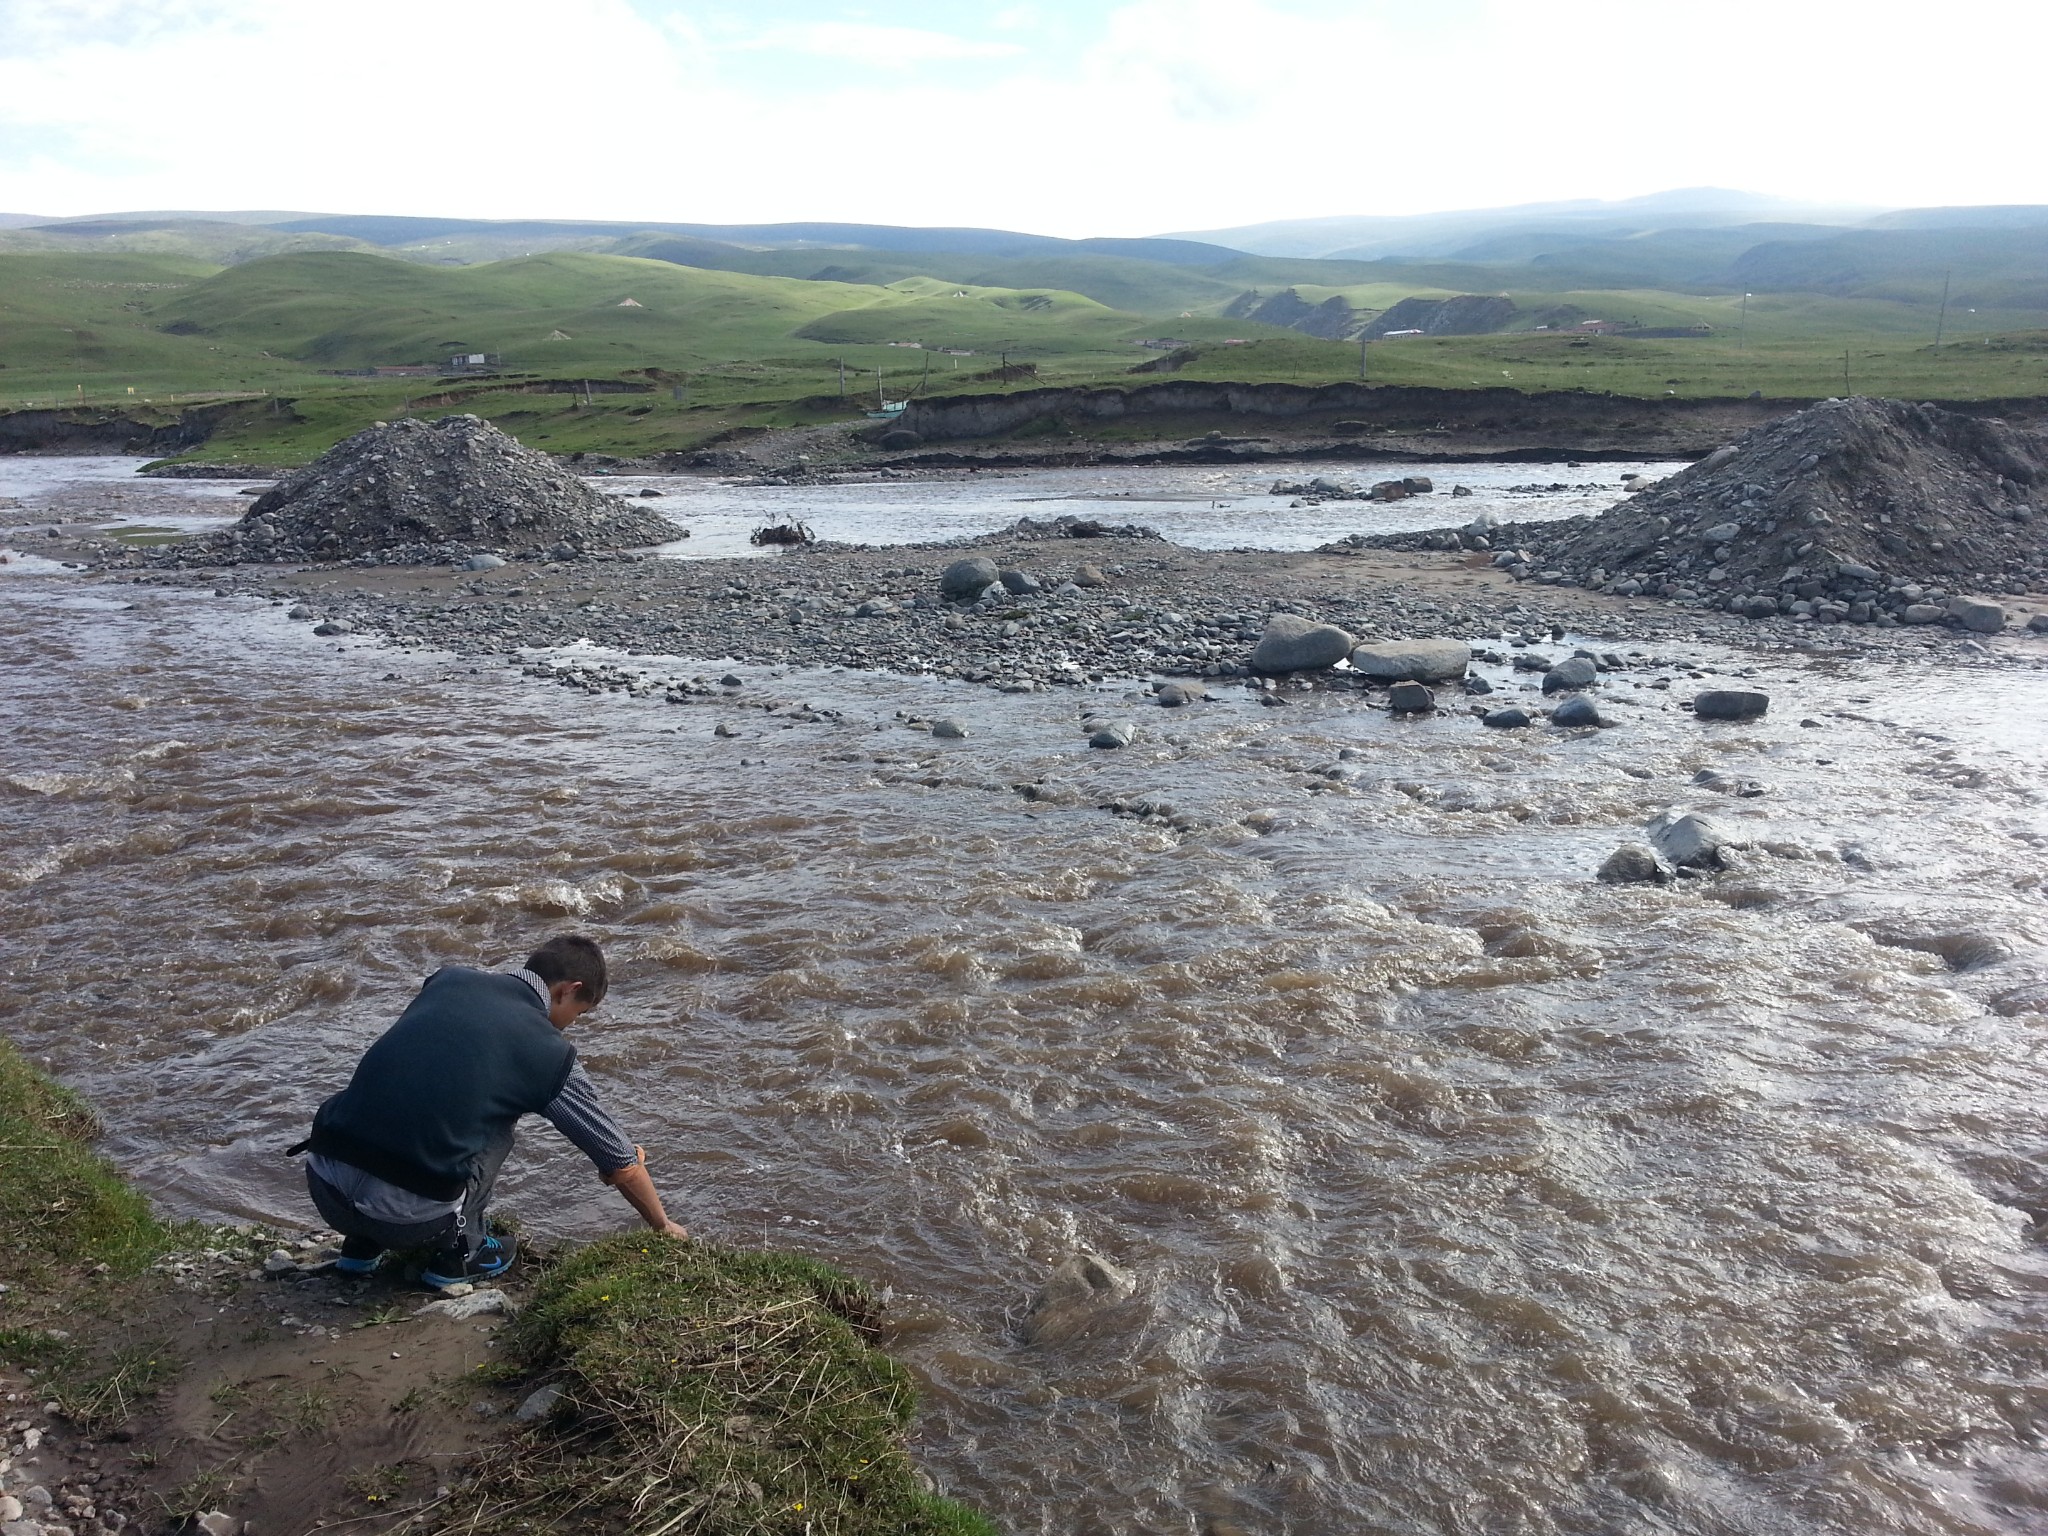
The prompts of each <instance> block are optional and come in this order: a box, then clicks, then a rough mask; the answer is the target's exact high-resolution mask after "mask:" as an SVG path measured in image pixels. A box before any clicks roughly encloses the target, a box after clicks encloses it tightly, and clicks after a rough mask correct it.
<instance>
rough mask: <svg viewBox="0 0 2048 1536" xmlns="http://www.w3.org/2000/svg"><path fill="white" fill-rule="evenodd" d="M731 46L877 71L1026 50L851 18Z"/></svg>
mask: <svg viewBox="0 0 2048 1536" xmlns="http://www.w3.org/2000/svg"><path fill="white" fill-rule="evenodd" d="M728 46H732V47H737V48H741V49H768V50H780V51H784V52H789V53H805V54H813V55H816V56H818V57H820V58H827V59H840V60H843V61H845V62H846V63H848V64H860V65H865V66H867V67H869V68H872V69H914V68H916V67H917V66H919V65H921V64H937V63H946V62H952V61H958V60H961V59H996V58H1004V57H1010V56H1014V55H1016V54H1019V53H1021V52H1023V49H1022V48H1021V47H1019V46H1018V45H1017V44H1015V43H991V42H980V41H977V40H975V39H973V38H966V37H955V36H953V35H951V34H950V33H946V32H931V31H927V30H925V29H924V28H922V27H885V26H869V25H866V24H863V23H859V22H847V21H819V22H811V23H808V24H806V25H803V26H782V27H771V28H769V29H768V30H767V31H765V32H760V33H757V34H755V35H754V36H752V37H749V38H746V39H744V40H743V41H741V42H738V43H736V44H730V45H728Z"/></svg>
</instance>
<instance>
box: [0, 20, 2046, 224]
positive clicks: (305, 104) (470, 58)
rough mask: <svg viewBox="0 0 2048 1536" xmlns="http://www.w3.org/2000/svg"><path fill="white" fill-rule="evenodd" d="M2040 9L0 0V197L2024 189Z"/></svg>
mask: <svg viewBox="0 0 2048 1536" xmlns="http://www.w3.org/2000/svg"><path fill="white" fill-rule="evenodd" d="M2044 57H2048V4H2044V3H2043V0H1947V3H1945V4H1942V5H1939V6H1918V5H1916V6H1913V7H1911V8H1910V9H1908V8H1907V7H1905V6H1903V5H1899V4H1896V3H1894V4H1887V3H1886V0H1856V3H1848V0H1705V3H1694V0H1350V3H1341V0H1126V3H1116V0H1101V3H1083V0H1024V3H1018V4H1004V3H1001V0H996V3H991V4H985V5H974V4H962V3H959V0H949V3H945V4H940V3H935V0H895V3H891V4H886V5H883V4H876V5H866V6H863V5H848V4H840V3H836V0H755V3H751V4H737V3H714V0H701V3H700V0H0V211H8V212H17V213H40V214H47V215H53V216H57V215H76V214H85V213H98V212H107V211H113V210H125V209H160V208H192V209H277V208H289V209H314V210H319V211H322V212H355V213H406V214H447V215H461V216H467V217H476V218H506V217H520V216H525V217H553V218H607V219H646V220H686V221H702V222H739V221H746V222H752V221H763V220H786V219H843V220H858V221H865V222H876V223H895V224H974V225H995V226H1001V227H1005V228H1011V229H1028V230H1036V231H1042V232H1045V233H1049V234H1064V235H1090V234H1114V235H1137V234H1150V233H1157V232H1160V231H1163V230H1178V229H1204V228H1219V227H1224V226H1229V225H1236V224H1245V223H1252V222H1256V221H1260V220H1265V219H1273V218H1291V217H1307V216H1314V215H1322V214H1347V213H1414V212H1424V211H1429V210H1435V209H1446V208H1468V207H1485V206H1494V205H1498V204H1503V203H1517V202H1530V201H1537V200H1545V199H1551V198H1565V197H1601V198H1611V197H1627V196H1632V195H1635V194H1639V193H1644V192H1653V191H1658V190H1662V189H1665V188H1671V187H1686V186H1721V187H1735V188H1741V189H1744V190H1750V191H1759V192H1767V193H1776V194H1780V195H1784V196H1789V197H1795V198H1802V199H1814V200H1819V201H1827V202H1852V203H1864V204H1881V205H1887V206H1907V205H1926V204H1935V203H1985V202H2048V155H2044V154H2043V153H2042V144H2043V139H2044V134H2043V129H2042V121H2041V112H2042V108H2041V99H2042V92H2041V85H2040V70H2041V63H2042V60H2043V58H2044Z"/></svg>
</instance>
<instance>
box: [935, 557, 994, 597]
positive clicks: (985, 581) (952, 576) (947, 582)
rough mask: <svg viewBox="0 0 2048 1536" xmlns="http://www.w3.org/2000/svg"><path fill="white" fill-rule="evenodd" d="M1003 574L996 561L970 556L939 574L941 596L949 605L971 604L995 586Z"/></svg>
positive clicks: (956, 561)
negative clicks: (997, 567)
mask: <svg viewBox="0 0 2048 1536" xmlns="http://www.w3.org/2000/svg"><path fill="white" fill-rule="evenodd" d="M1001 574H1002V573H1001V572H1000V571H998V570H997V569H996V563H995V561H993V560H990V559H988V558H987V557H985V556H982V555H969V556H968V557H967V558H966V559H965V560H955V561H954V562H953V563H952V564H951V565H949V566H947V567H946V568H945V569H944V570H943V571H941V572H939V596H941V597H943V598H944V599H945V600H946V601H947V602H949V603H971V602H973V601H974V600H975V599H976V598H977V597H979V596H981V594H982V593H984V592H986V591H987V590H988V589H989V588H990V587H992V586H994V585H995V584H996V582H997V580H998V579H1000V577H1001Z"/></svg>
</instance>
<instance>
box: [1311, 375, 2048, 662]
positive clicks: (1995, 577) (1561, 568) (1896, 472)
mask: <svg viewBox="0 0 2048 1536" xmlns="http://www.w3.org/2000/svg"><path fill="white" fill-rule="evenodd" d="M1354 545H1355V546H1380V547H1394V548H1455V547H1459V546H1462V547H1465V548H1477V549H1492V550H1494V551H1496V554H1495V557H1494V558H1495V562H1496V563H1497V564H1500V565H1504V566H1506V567H1507V568H1508V569H1509V570H1510V571H1511V572H1512V573H1513V574H1515V575H1517V576H1524V577H1529V578H1532V579H1534V580H1537V581H1541V582H1547V583H1553V584H1555V583H1560V582H1564V583H1571V584H1575V585H1583V586H1588V587H1593V588H1596V589H1598V590H1600V591H1603V592H1619V593H1621V594H1623V595H1627V596H1633V595H1635V594H1637V593H1647V594H1653V595H1657V596H1662V597H1667V598H1673V599H1675V600H1677V601H1680V602H1686V603H1696V604H1700V605H1703V606H1710V607H1716V608H1726V609H1729V610H1730V611H1732V612H1737V613H1743V614H1747V615H1748V616H1750V617H1756V618H1761V617H1768V616H1770V615H1773V614H1790V615H1793V616H1795V617H1797V616H1799V615H1811V616H1812V617H1813V618H1815V619H1819V620H1823V621H1827V620H1843V619H1846V620H1849V621H1851V622H1856V623H1870V622H1883V621H1886V620H1887V619H1888V618H1893V619H1895V618H1901V617H1907V615H1908V611H1909V610H1912V613H1911V616H1910V619H1909V622H1915V623H1918V622H1923V621H1927V620H1928V619H1929V618H1930V615H1931V614H1932V613H1933V612H1934V609H1933V608H1932V607H1931V606H1930V605H1932V604H1938V603H1941V602H1943V601H1945V600H1950V599H1954V598H1956V597H1957V596H1958V595H1959V594H1963V593H1979V594H1991V593H2000V592H2014V591H2027V590H2040V589H2041V587H2042V584H2043V583H2044V582H2048V436H2044V435H2043V434H2042V433H2041V432H2040V431H2038V430H2034V429H2030V428H2026V427H2019V426H2014V425H2012V424H2009V423H2007V422H2003V421H1996V420H1987V419H1983V418H1980V417H1975V416H1965V415H1961V414H1958V413H1957V412H1954V411H1945V410H1941V409H1939V408H1938V407H1935V406H1931V405H1908V404H1905V403H1904V402H1902V401H1898V400H1862V399H1857V400H1829V401H1825V402H1824V403H1822V404H1820V405H1816V406H1813V407H1811V408H1809V409H1807V410H1804V411H1800V412H1798V413H1797V414H1795V415H1792V416H1787V417H1785V418H1783V419H1782V420H1779V421H1776V422H1773V423H1771V424H1769V425H1768V426H1762V427H1758V428H1756V429H1755V430H1754V431H1751V432H1748V433H1745V434H1744V435H1743V436H1742V437H1740V438H1738V439H1736V440H1735V441H1734V442H1733V443H1730V444H1729V445H1728V446H1727V447H1725V448H1722V449H1719V450H1717V451H1716V452H1714V453H1711V454H1709V455H1708V456H1707V457H1706V458H1704V459H1702V460H1700V462H1699V463H1697V464H1694V465H1693V466H1691V467H1690V468H1689V469H1685V470H1682V471H1680V472H1679V473H1678V474H1676V475H1673V476H1672V477H1671V478H1670V479H1669V480H1666V481H1664V482H1663V483H1662V484H1660V485H1656V486H1653V487H1651V488H1649V489H1647V490H1644V491H1642V492H1640V493H1638V494H1636V495H1634V496H1631V497H1630V498H1628V499H1627V500H1626V501H1623V502H1621V503H1620V504H1619V505H1617V506H1614V507H1612V508H1610V509H1608V510H1607V511H1605V512H1603V513H1601V514H1599V515H1598V516H1596V517H1575V518H1568V519H1564V520H1562V521H1558V522H1548V523H1501V524H1498V525H1495V526H1485V525H1482V524H1480V523H1475V524H1472V525H1470V526H1467V527H1465V528H1461V529H1437V530H1431V531H1428V532H1424V533H1412V534H1388V535H1382V536H1380V537H1376V538H1358V539H1353V540H1349V541H1343V543H1342V545H1340V546H1328V547H1331V548H1338V547H1350V546H1354Z"/></svg>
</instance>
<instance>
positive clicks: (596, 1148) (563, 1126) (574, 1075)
mask: <svg viewBox="0 0 2048 1536" xmlns="http://www.w3.org/2000/svg"><path fill="white" fill-rule="evenodd" d="M541 1115H542V1116H543V1117H544V1118H545V1119H546V1120H547V1121H548V1123H549V1124H551V1125H553V1126H554V1128H555V1129H556V1130H558V1131H560V1132H561V1133H562V1134H563V1135H564V1136H566V1137H568V1138H569V1140H570V1141H571V1142H573V1143H574V1144H575V1146H576V1149H577V1150H578V1151H579V1152H581V1153H582V1154H583V1155H584V1156H585V1157H587V1158H589V1159H590V1160H591V1162H593V1163H595V1164H596V1165H597V1171H598V1172H599V1173H605V1174H609V1173H617V1172H618V1171H619V1170H620V1169H621V1168H626V1167H630V1166H631V1165H632V1164H633V1163H635V1162H637V1161H639V1154H638V1153H637V1152H635V1151H634V1149H633V1143H632V1142H631V1141H630V1140H628V1139H627V1137H626V1133H625V1132H624V1131H623V1130H621V1129H620V1128H619V1122H618V1121H616V1120H614V1119H613V1118H612V1117H611V1113H610V1111H608V1110H607V1109H606V1108H605V1107H604V1105H603V1104H602V1103H601V1102H600V1101H599V1099H598V1097H597V1085H596V1084H595V1083H593V1082H591V1080H590V1074H589V1073H587V1072H585V1071H584V1070H583V1063H582V1062H580V1061H579V1062H578V1063H576V1065H575V1066H573V1067H571V1068H570V1069H569V1080H568V1081H567V1082H565V1083H563V1084H562V1091H561V1092H560V1093H558V1094H556V1095H555V1096H554V1098H552V1099H550V1100H549V1101H548V1105H547V1107H546V1108H545V1109H543V1110H542V1111H541Z"/></svg>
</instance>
